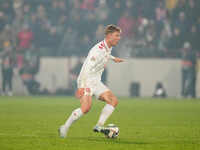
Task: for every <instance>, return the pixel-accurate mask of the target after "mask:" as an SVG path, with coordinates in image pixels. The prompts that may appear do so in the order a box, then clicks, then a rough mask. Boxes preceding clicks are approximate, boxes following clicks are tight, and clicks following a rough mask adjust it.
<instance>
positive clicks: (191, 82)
mask: <svg viewBox="0 0 200 150" xmlns="http://www.w3.org/2000/svg"><path fill="white" fill-rule="evenodd" d="M195 69H196V55H195V52H194V51H193V50H192V47H191V45H190V43H189V42H185V43H184V46H183V50H182V91H181V95H182V96H183V97H192V98H195V97H196V93H195V91H196V88H195V87H196V70H195Z"/></svg>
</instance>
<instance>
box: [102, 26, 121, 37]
mask: <svg viewBox="0 0 200 150" xmlns="http://www.w3.org/2000/svg"><path fill="white" fill-rule="evenodd" d="M113 32H121V29H120V27H118V26H116V25H114V24H110V25H107V26H106V28H105V35H108V34H109V33H113Z"/></svg>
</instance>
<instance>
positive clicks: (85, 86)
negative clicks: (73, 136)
mask: <svg viewBox="0 0 200 150" xmlns="http://www.w3.org/2000/svg"><path fill="white" fill-rule="evenodd" d="M120 33H121V29H120V28H119V27H117V26H115V25H108V26H107V27H106V29H105V39H104V40H103V41H101V42H99V43H97V44H96V45H95V46H94V47H93V48H92V49H91V50H90V52H89V54H88V56H87V58H86V60H85V62H84V64H83V66H82V68H81V72H80V74H79V77H78V80H77V84H78V89H77V92H76V97H77V98H79V99H80V104H81V107H80V108H77V109H75V110H74V111H73V112H72V114H71V115H70V116H69V118H68V119H67V121H66V122H65V124H64V125H62V126H61V127H60V128H59V134H60V137H63V138H64V137H66V136H67V131H68V129H69V127H70V126H71V125H72V123H73V122H74V121H76V120H78V119H79V118H80V117H81V116H83V115H84V114H86V113H87V112H89V110H90V108H91V104H92V95H95V96H96V97H97V98H98V99H99V100H102V101H104V102H106V105H105V106H104V108H103V110H102V112H101V115H100V117H99V120H98V122H97V124H96V126H95V127H94V129H93V131H94V132H103V133H104V134H106V133H107V131H106V130H108V129H106V128H104V127H103V125H104V123H105V122H106V120H107V119H108V118H109V116H110V115H111V114H112V112H113V111H114V109H115V107H116V106H117V104H118V100H117V98H116V97H115V95H114V94H113V93H112V92H111V90H110V89H109V88H108V87H106V86H105V85H104V84H103V83H102V82H101V75H102V72H103V71H104V68H105V66H106V64H107V62H108V60H109V59H112V60H113V61H114V62H116V63H120V62H123V61H124V60H123V59H120V58H118V57H114V56H112V55H111V51H112V47H113V46H116V45H117V44H118V42H119V40H120Z"/></svg>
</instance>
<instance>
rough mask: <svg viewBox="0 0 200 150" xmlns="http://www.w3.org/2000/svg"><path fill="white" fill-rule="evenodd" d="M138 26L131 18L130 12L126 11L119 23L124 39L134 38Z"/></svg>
mask: <svg viewBox="0 0 200 150" xmlns="http://www.w3.org/2000/svg"><path fill="white" fill-rule="evenodd" d="M136 25H137V22H136V20H135V19H133V17H131V16H130V14H129V12H128V11H125V12H124V13H123V15H122V17H121V18H120V19H119V21H118V26H120V28H121V29H122V31H123V32H122V37H124V38H130V37H133V35H134V31H135V30H136V29H135V28H136Z"/></svg>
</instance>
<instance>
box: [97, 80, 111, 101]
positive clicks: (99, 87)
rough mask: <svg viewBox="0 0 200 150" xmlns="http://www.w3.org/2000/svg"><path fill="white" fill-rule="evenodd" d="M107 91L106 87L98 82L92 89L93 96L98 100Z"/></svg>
mask: <svg viewBox="0 0 200 150" xmlns="http://www.w3.org/2000/svg"><path fill="white" fill-rule="evenodd" d="M107 91H110V89H109V88H108V87H107V86H106V85H104V84H103V83H102V82H101V81H98V82H97V83H96V87H95V89H94V95H95V96H96V98H97V99H100V96H101V95H102V94H103V93H105V92H107ZM100 100H101V99H100Z"/></svg>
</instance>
